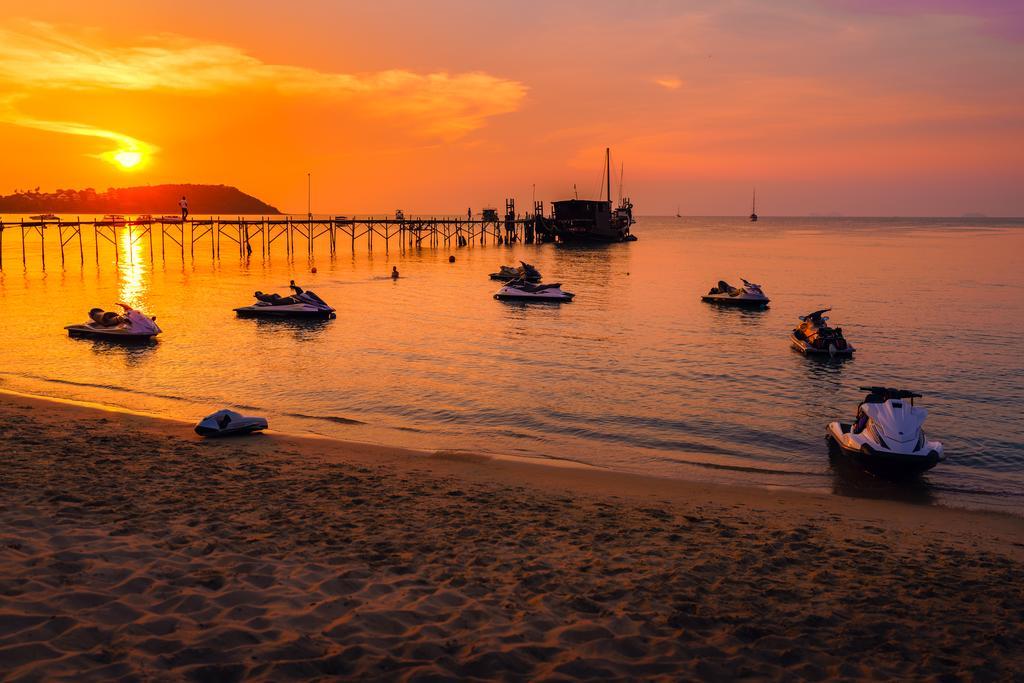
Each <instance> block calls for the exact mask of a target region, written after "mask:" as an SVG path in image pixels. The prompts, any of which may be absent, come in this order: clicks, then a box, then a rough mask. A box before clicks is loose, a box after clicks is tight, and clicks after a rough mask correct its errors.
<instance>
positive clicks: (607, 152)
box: [604, 147, 612, 204]
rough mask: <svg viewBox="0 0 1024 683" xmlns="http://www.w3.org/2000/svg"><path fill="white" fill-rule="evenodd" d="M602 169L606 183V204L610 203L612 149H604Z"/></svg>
mask: <svg viewBox="0 0 1024 683" xmlns="http://www.w3.org/2000/svg"><path fill="white" fill-rule="evenodd" d="M604 169H605V180H606V182H607V196H608V203H609V204H611V203H612V149H611V147H605V148H604Z"/></svg>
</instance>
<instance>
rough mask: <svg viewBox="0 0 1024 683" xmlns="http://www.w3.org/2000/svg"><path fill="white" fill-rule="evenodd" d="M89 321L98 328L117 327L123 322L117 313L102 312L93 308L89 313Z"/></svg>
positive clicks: (100, 309)
mask: <svg viewBox="0 0 1024 683" xmlns="http://www.w3.org/2000/svg"><path fill="white" fill-rule="evenodd" d="M89 319H90V320H92V321H93V322H94V323H96V324H97V325H99V326H100V327H117V326H118V325H120V324H121V323H123V322H125V319H124V318H122V317H121V316H120V315H118V314H117V313H114V312H113V311H104V310H103V309H102V308H93V309H91V310H90V311H89Z"/></svg>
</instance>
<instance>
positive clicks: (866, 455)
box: [825, 387, 945, 476]
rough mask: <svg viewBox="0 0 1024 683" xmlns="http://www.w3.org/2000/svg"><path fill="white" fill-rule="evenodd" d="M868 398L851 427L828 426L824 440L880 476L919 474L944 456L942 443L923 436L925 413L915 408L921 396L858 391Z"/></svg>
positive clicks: (888, 390)
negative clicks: (916, 400) (865, 393)
mask: <svg viewBox="0 0 1024 683" xmlns="http://www.w3.org/2000/svg"><path fill="white" fill-rule="evenodd" d="M861 389H863V390H864V391H867V392H868V395H867V396H866V397H865V398H864V400H863V401H862V402H861V404H860V405H859V406H857V419H856V421H855V422H853V423H849V422H831V423H829V425H828V427H827V428H826V431H825V433H826V436H827V438H828V440H829V442H830V443H831V444H833V445H834V446H836V447H838V448H839V450H840V452H841V453H843V454H844V455H846V456H848V457H850V458H851V459H853V460H854V461H856V462H858V463H860V464H861V465H862V466H863V467H864V468H865V469H867V470H869V471H871V472H873V473H875V474H879V475H883V476H908V475H914V474H920V473H921V472H925V471H927V470H930V469H931V468H933V467H935V465H937V464H938V463H939V461H940V460H942V459H943V458H944V457H945V456H944V454H943V450H942V443H941V442H939V441H929V440H928V438H927V437H926V436H925V433H924V428H923V425H924V421H925V418H926V417H928V411H927V410H926V409H924V408H918V407H915V406H914V399H915V398H921V394H918V393H915V392H913V391H907V390H905V389H891V388H888V387H861Z"/></svg>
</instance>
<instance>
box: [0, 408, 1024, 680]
mask: <svg viewBox="0 0 1024 683" xmlns="http://www.w3.org/2000/svg"><path fill="white" fill-rule="evenodd" d="M1022 624H1024V521H1022V520H1021V519H1019V518H1016V517H1011V516H1007V515H1000V514H994V513H977V512H966V511H959V510H950V509H944V508H940V507H935V506H913V505H908V504H904V503H892V502H884V501H866V500H858V499H851V498H843V497H840V496H830V495H817V494H801V493H799V492H792V491H786V492H775V491H768V490H759V489H745V488H732V487H722V486H710V485H706V484H696V483H690V482H682V481H671V480H658V479H648V478H643V477H634V476H628V475H621V474H615V473H610V472H604V471H597V470H591V469H579V468H559V467H549V466H542V465H533V464H528V463H518V462H510V461H496V460H492V459H488V458H482V457H470V456H453V455H449V456H446V455H443V454H433V455H426V454H422V453H415V452H410V451H401V450H397V449H389V448H383V447H376V446H365V445H358V444H347V443H341V442H335V441H326V440H315V439H301V438H294V437H285V436H280V435H273V434H268V435H265V436H259V437H253V438H248V439H243V440H230V441H209V442H204V441H201V440H200V439H199V438H198V437H195V436H194V435H193V434H191V431H190V426H189V425H185V424H180V423H176V422H170V421H162V420H157V419H153V418H148V417H143V416H136V415H129V414H124V413H113V412H107V411H99V410H95V409H93V408H89V407H82V406H77V405H68V404H61V403H53V402H46V401H40V400H35V399H29V398H25V397H18V396H13V395H10V394H2V393H0V678H3V679H4V680H40V679H60V678H66V679H72V680H101V679H102V680H110V679H119V678H124V679H128V680H138V679H142V680H179V679H182V678H185V679H194V680H235V679H239V678H243V677H248V678H258V679H264V680H274V681H280V680H288V679H300V678H301V679H308V678H318V677H324V678H326V677H343V678H352V679H360V680H443V679H462V680H465V679H504V680H525V679H536V678H543V679H548V680H565V679H577V678H591V679H600V680H617V679H637V678H644V679H652V678H655V679H656V678H665V679H673V678H680V677H682V678H698V679H714V680H721V679H732V678H744V677H752V678H759V679H760V678H772V679H793V678H796V679H811V680H820V679H824V678H831V677H843V678H900V679H908V678H911V679H934V680H946V679H959V678H976V679H982V680H990V679H1002V680H1007V679H1013V678H1020V677H1022V676H1024V654H1022V652H1024V625H1022Z"/></svg>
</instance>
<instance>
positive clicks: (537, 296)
mask: <svg viewBox="0 0 1024 683" xmlns="http://www.w3.org/2000/svg"><path fill="white" fill-rule="evenodd" d="M574 296H576V295H575V294H573V293H572V292H563V291H562V285H561V284H560V283H557V282H555V283H553V284H548V285H545V284H532V283H529V282H526V281H525V280H523V279H522V278H520V279H518V280H512V281H510V282H506V283H505V286H504V287H502V288H501V289H499V290H498V292H497V293H496V294H495V295H494V298H495V299H498V300H499V301H536V302H543V303H563V302H567V301H572V298H573V297H574Z"/></svg>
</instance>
